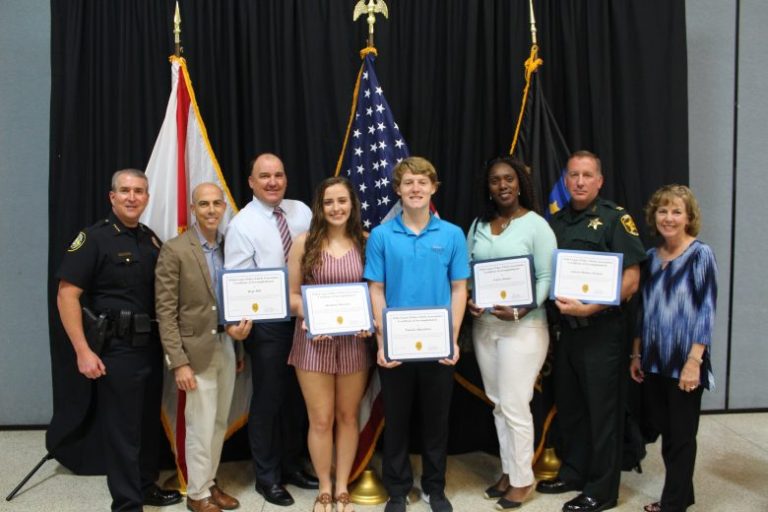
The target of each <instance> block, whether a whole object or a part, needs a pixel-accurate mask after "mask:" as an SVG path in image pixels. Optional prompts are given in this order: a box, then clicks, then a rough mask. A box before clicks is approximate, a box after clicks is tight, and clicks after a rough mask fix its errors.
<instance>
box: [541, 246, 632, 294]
mask: <svg viewBox="0 0 768 512" xmlns="http://www.w3.org/2000/svg"><path fill="white" fill-rule="evenodd" d="M552 258H553V262H552V268H553V272H554V278H553V279H552V290H551V293H550V295H549V297H550V298H551V299H554V298H555V297H568V298H571V299H578V300H580V301H581V302H584V303H587V304H606V305H613V306H617V305H619V304H620V303H621V274H622V263H623V261H624V255H623V254H621V253H615V252H591V251H572V250H566V249H558V250H556V251H555V252H554V255H553V256H552Z"/></svg>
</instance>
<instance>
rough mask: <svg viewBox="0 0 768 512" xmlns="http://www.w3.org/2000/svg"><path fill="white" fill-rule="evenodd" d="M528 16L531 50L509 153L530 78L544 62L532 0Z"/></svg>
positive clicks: (517, 130) (512, 147)
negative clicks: (537, 35) (541, 57)
mask: <svg viewBox="0 0 768 512" xmlns="http://www.w3.org/2000/svg"><path fill="white" fill-rule="evenodd" d="M528 9H529V11H528V16H529V18H530V24H531V52H530V54H529V55H528V59H526V61H525V87H524V88H523V101H522V104H521V105H520V113H519V114H518V116H517V124H516V125H515V134H514V135H513V136H512V144H511V145H510V147H509V154H510V155H513V154H514V153H515V148H516V147H517V140H518V137H519V135H520V127H521V126H522V123H523V116H524V115H525V105H526V103H527V102H528V90H529V89H530V87H531V79H532V78H533V74H534V73H535V72H536V71H537V70H538V69H539V66H541V65H542V64H544V61H543V60H541V59H540V58H539V45H538V43H537V38H536V16H535V15H534V13H533V0H528Z"/></svg>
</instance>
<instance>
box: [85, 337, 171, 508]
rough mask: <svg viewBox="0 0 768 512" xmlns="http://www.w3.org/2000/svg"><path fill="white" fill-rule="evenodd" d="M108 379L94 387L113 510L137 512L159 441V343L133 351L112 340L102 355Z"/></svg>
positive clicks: (152, 476) (150, 481)
mask: <svg viewBox="0 0 768 512" xmlns="http://www.w3.org/2000/svg"><path fill="white" fill-rule="evenodd" d="M101 359H102V361H103V362H104V366H105V367H106V371H107V374H106V375H105V376H103V377H100V378H99V379H98V380H97V381H96V383H97V384H96V394H97V400H98V410H99V420H100V421H101V424H102V431H103V436H104V460H105V463H106V469H107V485H108V487H109V492H110V494H111V495H112V510H119V511H131V512H134V511H141V510H142V503H143V495H144V491H145V490H147V488H149V486H151V485H152V484H154V483H155V480H156V479H157V476H158V470H157V465H158V452H159V443H160V439H161V435H162V428H161V425H160V401H161V397H162V379H163V374H162V371H163V367H162V352H161V350H160V342H159V341H157V340H155V341H154V342H152V344H151V345H150V346H145V347H132V346H130V345H129V344H128V343H125V342H123V341H120V340H116V339H112V340H109V341H108V342H107V346H106V347H105V349H104V352H103V353H102V355H101Z"/></svg>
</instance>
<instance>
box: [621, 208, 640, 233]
mask: <svg viewBox="0 0 768 512" xmlns="http://www.w3.org/2000/svg"><path fill="white" fill-rule="evenodd" d="M621 225H622V226H624V231H626V232H627V233H629V234H630V235H632V236H640V234H639V233H638V232H637V226H635V221H634V220H632V216H631V215H630V214H628V213H625V214H624V215H623V216H622V217H621Z"/></svg>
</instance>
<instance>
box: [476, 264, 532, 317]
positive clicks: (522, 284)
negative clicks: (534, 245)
mask: <svg viewBox="0 0 768 512" xmlns="http://www.w3.org/2000/svg"><path fill="white" fill-rule="evenodd" d="M535 284H536V279H535V278H534V272H533V257H532V256H530V255H526V256H517V257H513V258H497V259H492V260H482V261H475V262H473V263H472V301H473V302H474V303H475V305H476V306H478V307H481V308H492V307H493V306H496V305H500V306H514V307H519V308H535V307H536V287H535Z"/></svg>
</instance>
